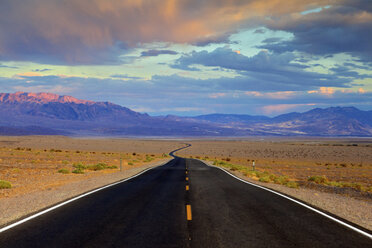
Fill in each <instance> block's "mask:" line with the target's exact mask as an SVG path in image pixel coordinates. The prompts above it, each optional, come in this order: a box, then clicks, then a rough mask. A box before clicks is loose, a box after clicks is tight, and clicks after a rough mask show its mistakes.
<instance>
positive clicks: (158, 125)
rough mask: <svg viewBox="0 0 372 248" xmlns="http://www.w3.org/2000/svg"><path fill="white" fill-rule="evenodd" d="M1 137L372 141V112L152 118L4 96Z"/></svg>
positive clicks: (47, 97) (102, 105)
mask: <svg viewBox="0 0 372 248" xmlns="http://www.w3.org/2000/svg"><path fill="white" fill-rule="evenodd" d="M0 134H2V135H30V134H44V135H49V134H61V135H80V136H84V135H90V136H91V135H97V136H252V135H304V136H372V111H361V110H359V109H357V108H354V107H331V108H326V109H320V108H316V109H313V110H310V111H308V112H305V113H289V114H284V115H279V116H276V117H274V118H269V117H266V116H251V115H233V114H209V115H200V116H195V117H181V116H174V115H168V116H156V117H153V116H149V115H148V114H141V113H138V112H135V111H133V110H130V109H128V108H125V107H122V106H119V105H116V104H113V103H110V102H94V101H86V100H80V99H76V98H74V97H71V96H60V95H56V94H50V93H25V92H17V93H12V94H9V93H0Z"/></svg>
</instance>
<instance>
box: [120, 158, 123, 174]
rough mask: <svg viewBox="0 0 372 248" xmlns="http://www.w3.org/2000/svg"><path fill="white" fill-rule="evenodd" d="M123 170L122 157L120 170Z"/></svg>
mask: <svg viewBox="0 0 372 248" xmlns="http://www.w3.org/2000/svg"><path fill="white" fill-rule="evenodd" d="M122 170H123V159H122V158H120V171H122Z"/></svg>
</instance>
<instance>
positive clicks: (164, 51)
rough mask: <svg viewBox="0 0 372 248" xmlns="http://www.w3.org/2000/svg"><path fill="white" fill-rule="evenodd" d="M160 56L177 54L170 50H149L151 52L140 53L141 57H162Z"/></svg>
mask: <svg viewBox="0 0 372 248" xmlns="http://www.w3.org/2000/svg"><path fill="white" fill-rule="evenodd" d="M162 54H168V55H177V54H178V52H176V51H172V50H155V49H151V50H147V51H143V52H141V57H151V56H159V55H162Z"/></svg>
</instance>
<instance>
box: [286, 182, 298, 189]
mask: <svg viewBox="0 0 372 248" xmlns="http://www.w3.org/2000/svg"><path fill="white" fill-rule="evenodd" d="M285 186H287V187H290V188H295V189H297V188H298V184H297V183H296V182H294V181H289V182H287V183H286V184H285Z"/></svg>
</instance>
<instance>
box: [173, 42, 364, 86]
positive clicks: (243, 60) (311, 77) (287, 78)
mask: <svg viewBox="0 0 372 248" xmlns="http://www.w3.org/2000/svg"><path fill="white" fill-rule="evenodd" d="M294 59H295V56H294V54H293V53H289V52H286V53H281V54H278V53H270V52H266V51H261V52H259V53H258V54H256V55H255V56H252V57H247V56H244V55H242V54H239V53H238V52H235V51H233V50H231V49H230V48H226V47H225V48H217V49H216V50H214V51H212V52H208V51H201V52H195V51H194V52H192V53H190V54H187V55H184V56H182V57H180V58H179V59H177V60H176V61H175V63H174V64H173V65H171V67H172V68H177V69H183V70H197V69H196V68H195V67H194V65H203V66H207V67H220V68H224V69H230V70H235V71H236V72H237V73H239V74H240V75H241V76H242V79H241V80H239V83H238V84H239V85H243V84H246V85H250V84H257V85H259V87H262V90H268V89H270V88H273V89H274V88H275V90H280V89H279V88H280V87H282V90H299V89H300V88H301V87H303V89H304V90H305V89H306V88H308V87H314V86H317V87H331V86H333V87H349V86H350V85H349V84H350V83H351V82H352V79H350V78H341V76H342V77H343V76H346V74H348V77H353V79H354V78H361V75H359V74H358V73H354V74H352V73H351V72H350V71H348V70H342V68H335V69H334V72H335V73H334V74H322V73H317V72H310V71H306V70H305V69H307V68H308V66H307V65H302V64H298V63H294V62H293V61H294ZM337 73H340V75H338V74H337ZM230 85H232V84H230ZM274 86H275V87H274ZM248 87H249V86H248Z"/></svg>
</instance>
